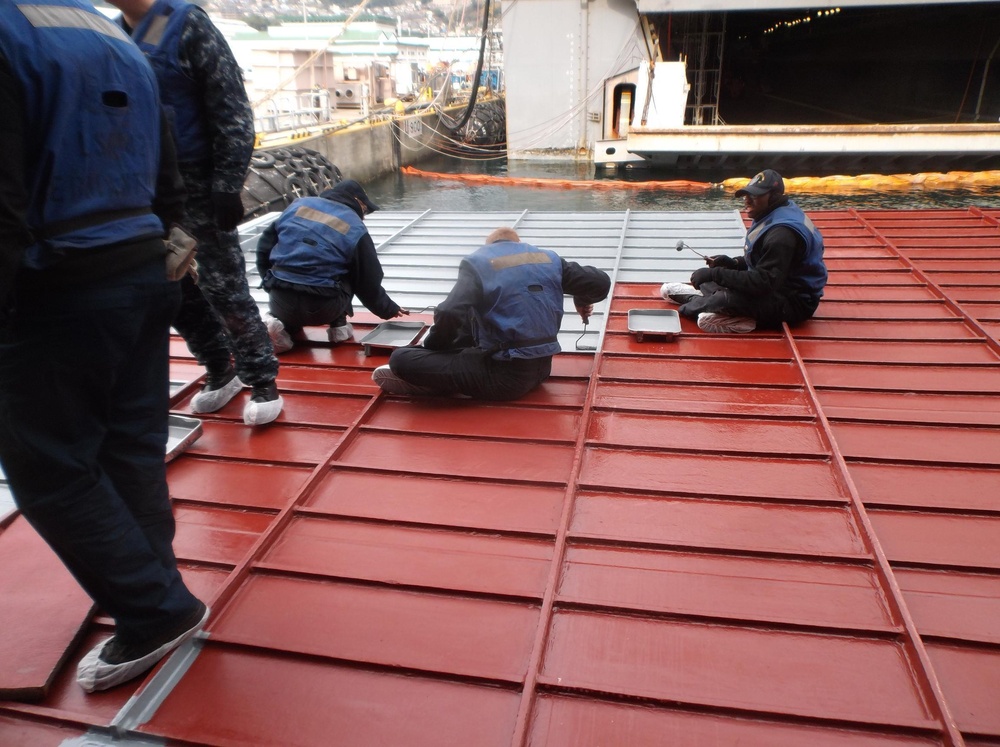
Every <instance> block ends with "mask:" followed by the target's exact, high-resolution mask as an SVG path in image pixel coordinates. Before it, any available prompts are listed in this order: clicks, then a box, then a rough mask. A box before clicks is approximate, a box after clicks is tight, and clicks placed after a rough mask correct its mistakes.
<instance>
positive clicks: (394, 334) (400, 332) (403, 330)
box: [360, 322, 425, 355]
mask: <svg viewBox="0 0 1000 747" xmlns="http://www.w3.org/2000/svg"><path fill="white" fill-rule="evenodd" d="M424 326H425V325H424V323H423V322H382V323H381V324H380V325H378V326H377V327H375V329H373V330H372V331H371V332H369V333H368V334H367V335H365V336H364V337H362V338H361V340H360V342H361V344H362V345H364V346H365V355H371V354H372V353H375V352H383V353H386V352H389V353H391V352H392V351H393V350H394V349H395V348H403V347H406V346H407V345H409V344H411V343H412V342H414V341H415V340H416V339H417V338H418V337H420V333H421V332H423V331H424Z"/></svg>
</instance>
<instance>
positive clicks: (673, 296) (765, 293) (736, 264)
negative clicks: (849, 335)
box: [660, 169, 826, 332]
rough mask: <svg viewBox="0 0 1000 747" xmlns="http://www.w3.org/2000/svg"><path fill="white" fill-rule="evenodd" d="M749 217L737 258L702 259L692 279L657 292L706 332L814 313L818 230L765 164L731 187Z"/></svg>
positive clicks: (818, 287)
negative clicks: (742, 184) (743, 182)
mask: <svg viewBox="0 0 1000 747" xmlns="http://www.w3.org/2000/svg"><path fill="white" fill-rule="evenodd" d="M736 196H737V197H742V198H743V204H744V206H745V207H746V212H747V217H748V218H750V220H751V221H752V223H751V225H750V228H749V230H748V231H747V235H746V243H745V246H744V252H743V256H742V257H727V256H725V255H723V254H720V255H717V256H715V257H709V258H708V259H706V260H705V262H706V264H707V265H708V267H702V268H700V269H698V270H695V271H694V273H693V274H692V275H691V284H690V285H688V284H687V283H664V284H663V287H662V288H661V289H660V294H661V295H662V296H663V297H664V298H669V299H670V300H671V301H674V302H675V303H679V304H681V307H680V309H678V311H679V312H680V313H681V314H682V315H683V316H686V317H689V318H691V319H696V320H697V322H698V327H699V328H700V329H702V330H704V331H706V332H752V331H753V330H755V329H774V328H778V327H781V324H782V322H787V323H788V324H797V323H799V322H802V321H804V320H806V319H809V318H810V317H811V316H812V315H813V314H814V313H816V307H817V306H818V305H819V300H820V298H821V297H822V295H823V288H824V287H825V286H826V265H825V264H823V236H822V235H821V234H820V232H819V230H818V229H817V228H816V226H815V225H813V222H812V221H811V220H809V218H808V216H806V214H805V213H803V212H802V209H801V208H799V206H798V205H796V204H795V203H794V202H792V201H790V200H789V199H788V197H786V196H785V182H784V180H783V179H782V178H781V175H780V174H779V173H778V172H777V171H773V170H771V169H767V170H765V171H762V172H760V173H759V174H757V175H756V176H755V177H754V178H753V179H751V180H750V182H749V183H748V184H747V185H746V186H745V187H743V188H742V189H739V190H737V191H736Z"/></svg>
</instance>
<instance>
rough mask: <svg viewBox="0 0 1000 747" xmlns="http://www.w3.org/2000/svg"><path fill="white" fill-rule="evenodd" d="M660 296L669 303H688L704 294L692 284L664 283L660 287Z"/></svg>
mask: <svg viewBox="0 0 1000 747" xmlns="http://www.w3.org/2000/svg"><path fill="white" fill-rule="evenodd" d="M660 295H661V296H662V297H663V298H665V299H667V300H668V301H673V302H675V303H687V302H688V301H690V300H691V299H692V298H694V297H695V296H700V295H702V292H701V291H700V290H698V289H697V288H695V287H694V286H693V285H691V284H690V283H664V284H663V285H661V286H660Z"/></svg>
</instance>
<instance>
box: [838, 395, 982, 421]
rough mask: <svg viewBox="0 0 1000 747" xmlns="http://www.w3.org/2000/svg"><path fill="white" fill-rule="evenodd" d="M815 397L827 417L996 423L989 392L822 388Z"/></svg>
mask: <svg viewBox="0 0 1000 747" xmlns="http://www.w3.org/2000/svg"><path fill="white" fill-rule="evenodd" d="M819 400H820V403H821V404H822V405H823V411H824V412H825V413H826V415H827V417H829V418H831V419H840V420H874V421H894V422H911V423H940V424H952V425H956V426H961V425H992V426H1000V398H997V397H993V396H989V395H965V394H937V393H926V392H920V393H918V392H863V391H854V390H846V389H825V390H822V391H820V392H819Z"/></svg>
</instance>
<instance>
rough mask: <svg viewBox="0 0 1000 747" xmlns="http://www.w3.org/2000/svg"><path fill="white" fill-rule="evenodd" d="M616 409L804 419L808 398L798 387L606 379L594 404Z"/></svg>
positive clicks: (807, 411)
mask: <svg viewBox="0 0 1000 747" xmlns="http://www.w3.org/2000/svg"><path fill="white" fill-rule="evenodd" d="M594 404H595V405H596V406H597V407H599V408H602V409H613V410H617V411H629V410H636V411H643V410H652V411H655V412H664V413H666V412H673V413H689V414H704V415H757V416H760V417H766V416H773V417H778V418H788V417H790V418H807V417H810V416H811V415H812V410H811V408H810V405H809V400H808V398H807V397H806V394H805V392H804V391H803V390H801V389H765V388H755V387H750V386H742V387H739V386H690V385H682V384H663V383H656V384H634V383H631V382H619V381H609V382H605V383H603V384H602V385H601V387H600V388H599V389H598V390H597V395H596V397H595V403H594Z"/></svg>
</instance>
